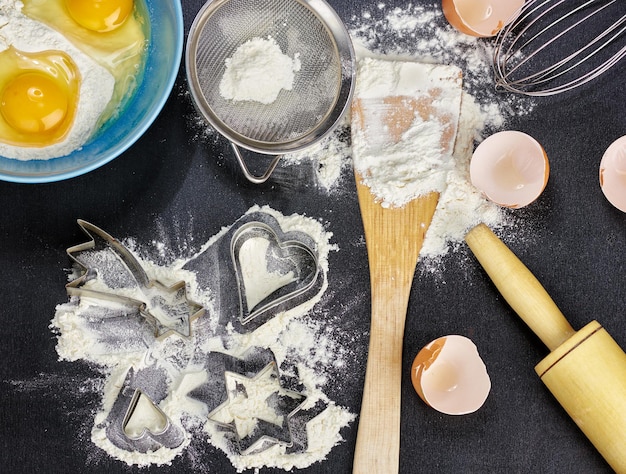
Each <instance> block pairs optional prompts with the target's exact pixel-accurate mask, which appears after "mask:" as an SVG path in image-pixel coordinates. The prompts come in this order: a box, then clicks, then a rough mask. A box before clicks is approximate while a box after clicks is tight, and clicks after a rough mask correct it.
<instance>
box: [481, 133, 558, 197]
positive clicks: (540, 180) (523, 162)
mask: <svg viewBox="0 0 626 474" xmlns="http://www.w3.org/2000/svg"><path fill="white" fill-rule="evenodd" d="M549 175H550V164H549V162H548V156H547V155H546V152H545V150H544V149H543V147H542V146H541V144H539V142H538V141H537V140H535V139H534V138H533V137H531V136H530V135H527V134H525V133H523V132H518V131H515V130H507V131H503V132H498V133H494V134H493V135H491V136H490V137H488V138H486V139H485V140H484V141H483V142H482V143H481V144H480V145H478V147H476V150H474V154H473V155H472V160H471V162H470V179H471V182H472V184H473V185H474V186H476V187H477V188H478V189H480V190H481V191H482V192H483V193H484V194H485V196H487V198H488V199H490V200H491V201H493V202H495V203H497V204H499V205H501V206H504V207H510V208H513V209H517V208H520V207H524V206H527V205H529V204H531V203H532V202H534V201H535V200H536V199H537V198H538V197H539V196H540V195H541V193H542V192H543V190H544V189H545V187H546V185H547V184H548V177H549Z"/></svg>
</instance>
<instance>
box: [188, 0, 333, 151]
mask: <svg viewBox="0 0 626 474" xmlns="http://www.w3.org/2000/svg"><path fill="white" fill-rule="evenodd" d="M197 35H198V36H197V41H196V42H195V45H196V46H195V61H194V65H195V70H196V76H197V77H196V80H197V85H198V87H199V89H200V91H199V92H200V93H201V94H202V96H203V99H204V102H205V103H204V105H205V106H206V107H207V108H208V110H206V111H205V112H206V114H207V115H208V117H207V118H209V121H211V122H212V123H213V124H214V125H216V122H217V125H218V129H220V131H221V132H222V133H223V134H224V135H225V136H226V137H227V138H230V139H232V140H235V141H239V142H241V141H243V142H244V143H243V144H244V146H245V145H246V144H245V142H246V141H248V140H252V141H254V142H257V143H256V146H257V147H259V146H262V145H259V143H258V142H260V143H266V144H269V145H270V146H273V145H280V144H285V143H296V142H298V141H299V140H308V139H309V137H311V136H315V135H318V133H316V129H318V128H328V125H327V123H326V122H327V121H328V118H329V116H330V115H331V114H332V113H333V109H334V108H335V106H336V104H337V102H338V100H340V98H341V95H342V94H343V93H344V92H343V91H342V80H343V79H344V73H345V72H344V71H342V53H341V52H340V51H339V50H338V47H337V44H336V41H335V39H334V37H333V35H332V34H331V32H330V31H329V30H328V28H327V26H326V24H325V23H324V22H323V21H322V20H320V18H319V17H318V15H317V14H316V13H315V12H314V11H313V10H312V9H311V8H309V5H308V2H300V1H297V0H229V1H222V2H218V4H217V6H216V8H214V9H212V10H211V11H208V12H207V14H206V15H205V16H204V18H202V19H201V21H200V22H199V24H198V31H197ZM256 37H260V38H268V37H271V38H273V39H274V40H275V41H276V42H277V43H278V45H279V46H280V48H281V51H282V52H283V54H286V55H287V56H289V57H291V58H294V57H295V56H296V55H298V56H299V60H300V63H301V68H300V70H299V71H298V72H296V74H295V78H294V83H293V88H292V90H290V91H287V90H282V91H281V93H280V94H279V96H278V98H277V99H276V100H275V101H274V102H273V103H271V104H261V103H258V102H254V101H233V100H227V99H224V98H223V97H222V96H221V94H220V92H219V84H220V81H221V79H222V77H223V75H224V72H225V63H226V59H228V58H230V57H232V55H233V54H234V53H235V51H236V49H237V48H238V47H239V46H240V45H241V44H243V43H244V42H246V41H248V40H250V39H253V38H256ZM201 108H202V107H201ZM323 132H325V130H322V131H321V133H323Z"/></svg>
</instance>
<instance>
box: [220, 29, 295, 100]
mask: <svg viewBox="0 0 626 474" xmlns="http://www.w3.org/2000/svg"><path fill="white" fill-rule="evenodd" d="M299 56H300V55H299V54H298V53H296V54H295V55H294V57H293V59H292V58H290V57H289V56H287V55H286V54H283V52H282V51H281V49H280V46H279V45H278V43H277V42H276V40H275V39H274V38H272V37H271V36H268V37H267V38H259V37H255V38H252V39H250V40H248V41H246V42H245V43H243V44H241V45H240V46H239V47H238V48H237V49H236V50H235V52H234V54H233V55H232V57H230V58H228V59H226V62H225V64H226V70H225V71H224V75H223V76H222V80H221V81H220V85H219V88H220V94H221V95H222V97H223V98H225V99H229V100H233V101H244V100H250V101H254V102H260V103H262V104H266V105H267V104H271V103H272V102H274V101H275V100H276V99H277V98H278V94H280V91H281V90H283V89H284V90H287V91H290V90H291V89H292V88H293V82H294V79H295V73H296V72H298V71H299V70H300V57H299Z"/></svg>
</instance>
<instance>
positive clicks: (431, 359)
mask: <svg viewBox="0 0 626 474" xmlns="http://www.w3.org/2000/svg"><path fill="white" fill-rule="evenodd" d="M411 382H412V383H413V387H414V388H415V391H416V392H417V394H418V395H419V396H420V398H421V399H422V400H423V401H424V402H425V403H426V404H427V405H429V406H430V407H432V408H434V409H435V410H437V411H439V412H441V413H445V414H447V415H465V414H468V413H473V412H475V411H476V410H478V409H479V408H480V407H481V406H483V404H484V403H485V400H487V396H488V395H489V391H490V390H491V379H490V378H489V374H488V373H487V368H486V367H485V364H484V362H483V361H482V359H481V357H480V355H479V354H478V349H477V348H476V346H475V345H474V343H473V342H472V341H471V340H470V339H468V338H466V337H464V336H459V335H449V336H443V337H440V338H438V339H435V340H434V341H432V342H430V343H429V344H428V345H426V346H425V347H424V348H423V349H422V350H421V351H420V352H419V353H418V354H417V356H416V357H415V359H414V360H413V365H412V367H411Z"/></svg>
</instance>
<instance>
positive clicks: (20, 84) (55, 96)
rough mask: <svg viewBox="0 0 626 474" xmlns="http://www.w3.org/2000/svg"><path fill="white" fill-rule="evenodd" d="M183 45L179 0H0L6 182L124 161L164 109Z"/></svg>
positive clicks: (0, 122) (0, 140)
mask: <svg viewBox="0 0 626 474" xmlns="http://www.w3.org/2000/svg"><path fill="white" fill-rule="evenodd" d="M153 33H154V34H153ZM182 45H183V20H182V9H181V4H180V1H174V2H163V1H157V0H98V1H95V0H22V1H16V0H0V179H2V180H5V181H14V182H22V183H42V182H51V181H60V180H63V179H67V178H72V177H74V176H78V175H82V174H84V173H87V172H89V171H91V170H93V169H96V168H98V167H100V166H102V165H104V164H105V163H108V162H109V161H111V160H113V159H114V158H116V157H117V156H119V155H120V154H121V153H123V152H124V151H125V150H126V149H127V148H129V147H130V146H131V145H132V144H133V143H135V141H137V140H138V139H139V137H141V136H142V135H143V133H144V132H145V131H146V130H147V129H148V127H149V126H150V125H151V124H152V122H153V121H154V120H155V118H156V117H157V115H158V114H159V113H160V111H161V109H162V108H163V106H164V104H165V101H166V100H167V98H168V96H169V94H170V92H171V90H172V87H173V85H174V81H175V79H176V75H177V73H178V68H179V65H180V60H181V55H182Z"/></svg>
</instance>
